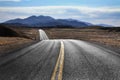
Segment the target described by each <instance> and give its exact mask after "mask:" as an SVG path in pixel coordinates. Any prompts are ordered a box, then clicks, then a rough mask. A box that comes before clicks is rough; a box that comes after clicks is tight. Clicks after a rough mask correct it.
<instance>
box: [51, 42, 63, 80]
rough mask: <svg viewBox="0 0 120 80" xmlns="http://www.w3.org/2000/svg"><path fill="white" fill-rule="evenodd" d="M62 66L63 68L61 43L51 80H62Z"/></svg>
mask: <svg viewBox="0 0 120 80" xmlns="http://www.w3.org/2000/svg"><path fill="white" fill-rule="evenodd" d="M63 66H64V43H63V42H62V41H61V46H60V53H59V57H58V59H57V62H56V65H55V68H54V71H53V74H52V77H51V80H56V79H57V80H62V74H63ZM57 71H58V74H57Z"/></svg>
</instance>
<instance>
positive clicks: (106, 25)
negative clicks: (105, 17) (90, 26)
mask: <svg viewBox="0 0 120 80" xmlns="http://www.w3.org/2000/svg"><path fill="white" fill-rule="evenodd" d="M97 25H99V26H103V27H114V26H113V25H108V24H97Z"/></svg>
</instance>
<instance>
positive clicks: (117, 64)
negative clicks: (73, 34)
mask: <svg viewBox="0 0 120 80" xmlns="http://www.w3.org/2000/svg"><path fill="white" fill-rule="evenodd" d="M40 40H41V41H40V42H38V43H36V44H34V45H31V46H29V47H26V48H24V49H21V50H19V51H17V52H14V53H12V54H8V55H6V56H2V57H0V80H120V55H119V53H116V52H114V51H111V50H109V49H106V48H104V47H102V46H99V45H96V44H92V43H89V42H86V41H81V40H72V39H67V40H66V39H59V40H57V39H56V40H49V39H48V37H47V35H46V34H45V32H44V31H43V30H40Z"/></svg>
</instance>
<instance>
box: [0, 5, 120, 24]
mask: <svg viewBox="0 0 120 80" xmlns="http://www.w3.org/2000/svg"><path fill="white" fill-rule="evenodd" d="M31 15H47V16H52V17H54V18H73V19H78V20H82V21H88V22H92V23H95V24H96V23H97V24H98V23H105V24H111V25H120V23H119V22H120V8H119V7H96V8H94V7H85V6H38V7H0V19H1V20H0V21H2V20H3V21H5V20H8V19H13V18H18V17H20V18H25V17H28V16H31Z"/></svg>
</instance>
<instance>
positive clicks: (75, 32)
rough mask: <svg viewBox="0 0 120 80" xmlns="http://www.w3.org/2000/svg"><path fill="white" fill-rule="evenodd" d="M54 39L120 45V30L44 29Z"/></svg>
mask: <svg viewBox="0 0 120 80" xmlns="http://www.w3.org/2000/svg"><path fill="white" fill-rule="evenodd" d="M44 30H45V31H46V33H47V34H48V36H49V37H50V38H52V39H78V40H87V41H92V42H97V43H102V44H105V45H109V46H115V47H120V32H109V31H108V30H101V29H97V28H95V29H92V28H91V29H88V28H84V29H57V28H56V29H54V28H53V29H44Z"/></svg>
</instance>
